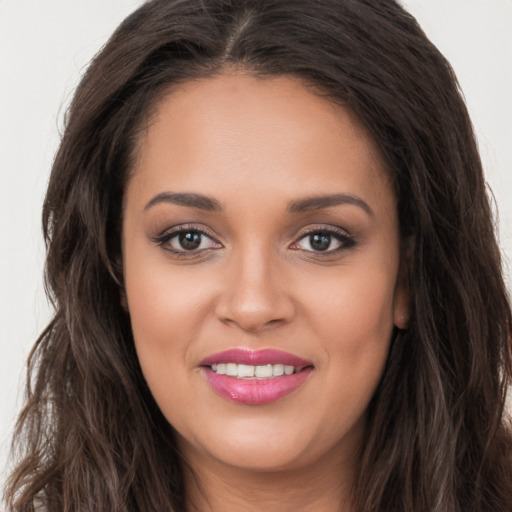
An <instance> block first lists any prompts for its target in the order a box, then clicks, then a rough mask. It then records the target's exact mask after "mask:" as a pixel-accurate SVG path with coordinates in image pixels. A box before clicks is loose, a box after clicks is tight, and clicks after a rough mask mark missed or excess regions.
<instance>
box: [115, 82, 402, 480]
mask: <svg viewBox="0 0 512 512" xmlns="http://www.w3.org/2000/svg"><path fill="white" fill-rule="evenodd" d="M137 156H138V158H137V161H136V164H135V167H134V169H133V173H132V175H131V178H130V181H129V183H128V185H127V188H126V193H125V205H124V219H123V259H124V261H123V263H124V273H125V285H126V290H125V292H126V307H127V308H128V310H129V314H130V317H131V322H132V328H133V334H134V339H135V345H136V350H137V354H138V357H139V359H140V364H141V367H142V370H143V372H144V376H145V378H146V380H147V383H148V385H149V388H150V389H151V392H152V394H153V396H154V398H155V400H156V402H157V403H158V405H159V407H160V408H161V410H162V412H163V414H164V415H165V417H166V418H167V419H168V421H169V422H170V423H171V424H172V425H173V427H174V428H175V429H176V431H177V433H178V439H179V443H180V445H181V448H182V450H183V453H184V454H185V457H187V458H189V459H190V460H191V461H192V462H194V461H196V462H197V463H198V464H201V461H202V462H203V463H207V461H210V462H212V461H213V462H215V463H216V464H223V465H229V466H232V467H233V466H234V467H238V468H242V467H243V468H245V469H254V470H258V471H261V470H278V469H280V470H283V469H287V468H296V467H300V466H301V465H304V466H305V465H307V464H312V463H314V462H315V461H318V460H321V459H323V458H326V457H327V458H329V457H336V458H337V459H338V460H340V461H341V460H342V459H347V460H348V459H349V458H350V457H352V456H353V454H354V453H355V451H356V450H357V448H358V446H359V445H358V443H359V441H360V439H361V434H362V432H363V428H364V420H365V411H366V409H367V406H368V403H369V401H370V399H371V397H372V395H373V393H374V391H375V388H376V386H377V384H378V382H379V379H380V377H381V374H382V371H383V367H384V364H385V361H386V357H387V354H388V349H389V344H390V338H391V335H392V330H393V324H396V325H400V323H401V322H402V323H403V322H404V317H406V316H407V305H406V292H405V290H404V289H403V286H401V285H400V281H399V279H398V277H399V272H398V271H399V233H398V221H397V209H396V201H395V197H394V194H393V190H392V186H391V184H390V182H389V179H388V177H387V174H386V169H385V166H384V164H383V162H382V159H381V157H380V155H379V152H378V150H377V148H376V146H375V144H374V143H373V141H372V140H371V138H370V137H369V136H368V135H367V133H366V132H365V130H364V129H363V128H362V127H361V125H360V124H359V122H358V120H357V119H356V118H355V116H354V115H353V114H352V113H351V112H350V111H349V110H347V109H345V108H343V107H341V106H337V105H333V104H332V103H330V102H329V101H327V100H326V99H325V98H320V97H319V96H317V95H315V94H313V93H312V92H311V91H309V90H307V89H306V88H305V87H304V86H303V85H302V84H301V83H300V82H299V81H298V80H294V79H291V78H271V79H257V78H254V77H252V76H249V75H244V74H234V75H220V76H216V77H214V78H209V79H204V80H201V81H195V82H191V83H187V84H184V85H180V86H179V88H177V89H175V90H173V91H172V92H171V93H169V95H168V96H167V97H165V98H164V99H163V100H162V101H161V103H160V105H159V107H158V109H157V112H156V115H155V116H154V117H153V118H152V119H151V120H150V122H149V123H148V126H147V129H146V131H145V134H144V135H143V136H142V137H141V139H140V143H139V147H138V152H137Z"/></svg>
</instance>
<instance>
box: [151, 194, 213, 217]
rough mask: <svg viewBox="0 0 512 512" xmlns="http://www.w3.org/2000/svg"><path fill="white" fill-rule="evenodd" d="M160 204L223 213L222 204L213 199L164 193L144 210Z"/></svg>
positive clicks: (153, 199) (199, 195)
mask: <svg viewBox="0 0 512 512" xmlns="http://www.w3.org/2000/svg"><path fill="white" fill-rule="evenodd" d="M159 203H171V204H177V205H179V206H188V207H190V208H198V209H199V210H206V211H209V212H220V211H222V206H221V204H220V203H219V202H218V201H217V200H216V199H214V198H213V197H208V196H204V195H202V194H191V193H172V192H162V193H161V194H157V195H156V196H155V197H153V198H152V199H151V200H150V201H149V202H148V203H147V204H146V206H145V207H144V210H145V211H146V210H149V208H151V207H153V206H155V205H157V204H159Z"/></svg>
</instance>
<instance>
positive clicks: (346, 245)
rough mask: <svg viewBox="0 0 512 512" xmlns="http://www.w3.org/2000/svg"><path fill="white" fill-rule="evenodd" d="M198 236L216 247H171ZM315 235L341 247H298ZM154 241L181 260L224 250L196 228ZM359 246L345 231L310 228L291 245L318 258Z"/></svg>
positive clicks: (181, 228) (179, 229)
mask: <svg viewBox="0 0 512 512" xmlns="http://www.w3.org/2000/svg"><path fill="white" fill-rule="evenodd" d="M187 233H188V234H190V233H194V234H198V235H200V236H201V237H206V238H208V239H210V240H211V241H212V242H213V243H214V244H216V245H217V246H216V247H208V248H203V249H191V250H187V249H174V248H172V247H170V245H169V242H171V241H172V240H173V239H174V238H176V237H178V236H179V235H181V234H187ZM313 235H326V236H327V237H329V238H330V241H329V244H331V243H332V239H335V240H337V241H338V242H339V243H340V246H339V247H337V248H336V249H326V250H316V251H315V250H307V249H300V248H299V247H294V246H297V245H298V244H299V243H300V242H302V241H303V240H306V239H307V238H308V237H311V236H313ZM152 241H153V242H154V243H155V244H157V245H158V246H159V247H162V248H163V249H164V250H166V251H168V252H170V253H172V254H173V255H175V256H177V257H181V258H187V257H188V258H191V257H197V256H198V255H199V254H204V251H209V250H212V249H217V248H222V244H221V243H220V242H218V241H217V240H216V239H215V237H213V236H212V235H211V234H210V233H208V232H207V231H205V230H203V229H200V228H198V227H196V226H187V225H182V226H177V227H176V228H173V229H171V230H168V231H166V232H165V233H163V234H161V235H159V236H157V237H154V238H152ZM201 243H202V240H201V241H200V244H201ZM356 245H357V241H356V239H355V238H354V237H352V236H350V235H348V234H347V233H346V232H344V231H340V230H338V229H334V228H332V227H330V228H325V227H315V228H310V229H308V230H307V231H305V232H304V233H302V234H301V236H300V237H299V238H298V239H297V241H296V242H294V243H293V244H291V245H290V249H292V250H296V251H303V252H306V253H313V254H314V255H315V256H316V257H328V256H332V255H334V254H338V253H340V252H342V251H344V250H347V249H350V248H352V247H355V246H356Z"/></svg>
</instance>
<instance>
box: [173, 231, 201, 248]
mask: <svg viewBox="0 0 512 512" xmlns="http://www.w3.org/2000/svg"><path fill="white" fill-rule="evenodd" d="M201 238H202V234H201V233H199V232H198V231H188V232H185V233H180V234H179V235H178V241H179V245H180V246H181V248H182V249H185V250H186V251H193V250H194V249H198V248H199V246H200V245H201Z"/></svg>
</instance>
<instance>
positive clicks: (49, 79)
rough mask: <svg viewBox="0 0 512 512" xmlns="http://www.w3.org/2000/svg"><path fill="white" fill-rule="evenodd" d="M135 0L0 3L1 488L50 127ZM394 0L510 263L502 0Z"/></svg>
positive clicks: (510, 115)
mask: <svg viewBox="0 0 512 512" xmlns="http://www.w3.org/2000/svg"><path fill="white" fill-rule="evenodd" d="M141 3H142V2H141V0H0V491H1V489H2V487H3V484H2V483H3V478H4V477H5V473H4V468H5V461H6V458H7V451H8V446H9V436H10V432H11V430H12V427H13V424H14V418H15V415H16V411H17V410H18V409H19V406H20V403H21V398H22V395H23V392H22V389H23V387H22V385H23V378H24V371H25V370H24V364H25V360H26V357H27V355H28V352H29V349H30V346H31V345H32V343H33V341H34V339H35V338H36V336H37V334H38V333H39V332H40V331H41V329H42V328H43V327H44V326H45V324H46V322H47V320H48V318H49V314H50V313H49V307H48V304H47V302H46V299H45V296H44V288H43V283H42V267H43V260H44V246H43V242H42V236H41V228H40V225H41V222H40V210H41V204H42V200H43V196H44V191H45V187H46V183H47V180H48V172H49V169H50V166H51V162H52V157H53V154H54V153H55V150H56V148H57V145H58V141H59V128H60V127H62V119H63V115H64V112H65V109H66V106H67V104H68V102H69V100H70V97H71V94H72V91H73V89H74V87H75V85H76V84H77V81H78V80H79V78H80V76H81V74H82V73H83V71H84V69H85V66H86V64H87V62H88V61H89V60H90V58H91V57H92V56H93V55H94V54H95V53H96V52H97V50H98V49H99V48H100V47H101V46H102V45H103V44H104V42H105V41H106V39H107V38H108V36H109V35H110V34H111V33H112V31H113V30H114V28H115V27H116V26H117V24H118V23H119V22H120V21H121V20H122V19H123V18H124V17H125V16H126V15H127V14H128V13H129V12H131V11H132V10H133V9H134V8H135V7H137V6H138V5H140V4H141ZM404 4H405V5H406V7H407V8H408V9H409V10H410V11H411V12H412V13H413V14H414V15H415V16H416V17H417V18H418V20H419V22H420V24H421V25H422V26H423V28H424V30H425V32H426V33H427V35H428V36H429V37H430V38H431V39H432V40H433V41H434V43H435V44H436V45H437V46H438V47H439V49H440V50H441V51H442V52H443V53H444V54H445V55H446V56H447V57H448V59H449V60H450V61H451V63H452V65H453V67H454V69H455V71H456V73H457V75H458V77H459V81H460V83H461V86H462V90H463V91H464V94H465V96H466V100H467V103H468V107H469V110H470V113H471V115H472V118H473V122H474V125H475V130H476V133H477V136H478V140H479V145H480V149H481V152H482V157H483V160H484V165H485V169H486V173H487V179H488V182H489V184H490V186H491V188H492V189H493V191H494V194H495V197H496V200H497V205H498V209H499V213H500V222H499V227H500V242H501V246H502V248H503V250H504V254H505V260H506V262H510V261H511V259H512V201H511V199H512V149H511V146H512V0H407V1H405V2H404ZM425 79H426V80H428V77H427V76H426V77H425ZM509 274H510V272H509V271H508V270H507V279H508V282H509V283H510V276H509ZM0 495H1V492H0Z"/></svg>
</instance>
